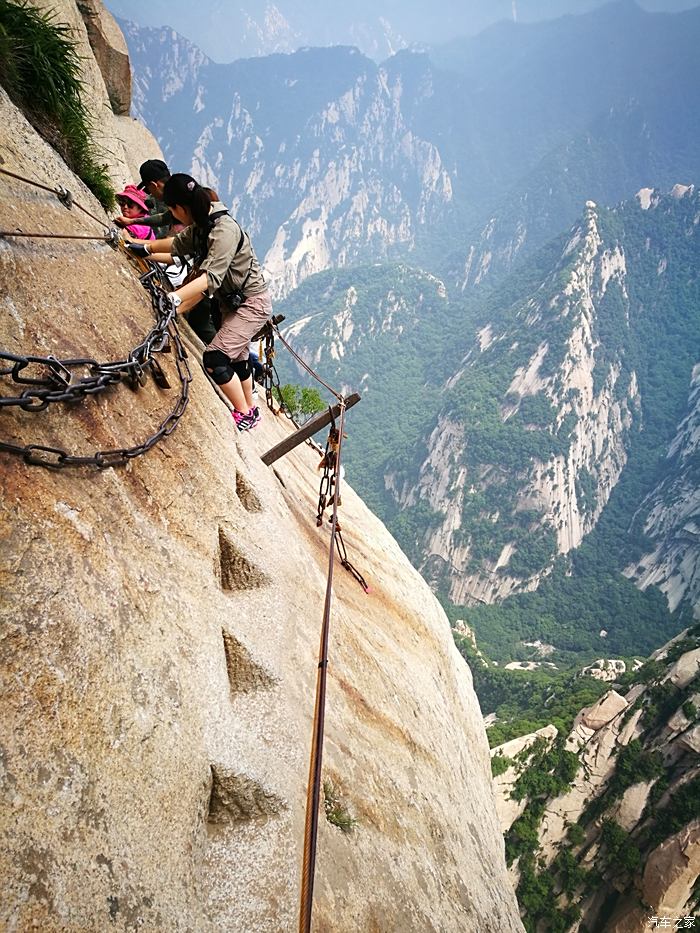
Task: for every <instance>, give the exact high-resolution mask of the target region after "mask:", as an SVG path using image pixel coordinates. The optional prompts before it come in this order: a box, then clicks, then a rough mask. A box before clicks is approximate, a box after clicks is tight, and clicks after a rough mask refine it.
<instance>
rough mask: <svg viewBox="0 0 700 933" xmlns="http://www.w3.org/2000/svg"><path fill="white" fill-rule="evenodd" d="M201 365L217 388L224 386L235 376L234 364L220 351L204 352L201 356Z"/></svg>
mask: <svg viewBox="0 0 700 933" xmlns="http://www.w3.org/2000/svg"><path fill="white" fill-rule="evenodd" d="M202 363H203V364H204V368H205V369H206V371H207V372H208V373H209V375H210V376H211V378H212V379H213V381H214V382H215V383H216V384H217V385H218V386H223V385H226V383H227V382H230V381H231V380H232V379H233V377H234V375H235V372H236V370H235V368H234V367H235V365H236V364H235V363H233V362H231V360H230V359H229V358H228V357H227V356H226V354H225V353H222V352H221V350H206V351H205V352H204V353H203V354H202Z"/></svg>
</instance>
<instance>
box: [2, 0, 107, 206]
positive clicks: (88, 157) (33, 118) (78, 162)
mask: <svg viewBox="0 0 700 933" xmlns="http://www.w3.org/2000/svg"><path fill="white" fill-rule="evenodd" d="M0 82H2V84H3V86H4V87H5V90H6V91H7V93H8V94H9V95H10V97H11V98H12V99H13V100H14V102H15V103H16V104H17V105H18V106H19V107H21V109H22V111H23V112H24V114H25V115H26V117H27V119H28V120H29V121H30V122H31V123H32V125H33V126H34V127H35V129H36V130H37V131H38V132H39V133H41V135H42V136H43V137H44V138H45V139H46V140H47V141H48V142H49V143H51V145H52V146H54V147H55V148H56V149H57V150H58V151H59V152H60V153H61V155H62V156H63V158H64V159H65V160H66V162H67V163H68V165H69V166H70V167H71V168H72V169H73V171H75V173H76V174H77V175H79V176H80V177H81V178H82V179H83V181H84V182H85V184H86V185H87V186H88V188H90V190H91V191H92V192H93V193H94V194H95V196H96V197H97V198H98V199H99V201H100V202H101V203H102V204H103V205H104V206H105V207H106V208H111V207H113V206H114V190H113V189H112V186H111V183H110V181H109V176H108V174H107V170H106V167H105V166H104V165H100V164H99V163H98V161H97V153H96V150H95V146H94V144H93V142H92V127H91V124H90V116H89V114H88V111H87V109H86V107H85V104H84V103H83V98H82V91H83V82H82V80H81V78H80V56H79V55H78V52H77V50H76V47H75V44H74V42H73V41H72V39H71V30H70V27H69V26H68V25H66V24H64V23H59V22H57V21H56V18H55V13H52V12H47V13H43V12H40V11H39V10H36V9H34V7H32V6H29V5H28V3H26V2H19V3H17V2H13V0H0Z"/></svg>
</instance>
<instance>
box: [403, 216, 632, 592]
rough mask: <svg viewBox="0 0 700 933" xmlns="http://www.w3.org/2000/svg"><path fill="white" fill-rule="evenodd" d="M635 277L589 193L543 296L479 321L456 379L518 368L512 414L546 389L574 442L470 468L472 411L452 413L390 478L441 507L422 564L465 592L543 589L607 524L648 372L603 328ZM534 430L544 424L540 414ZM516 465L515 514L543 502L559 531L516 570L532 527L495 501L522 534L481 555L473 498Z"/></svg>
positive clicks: (557, 423) (492, 516) (407, 495)
mask: <svg viewBox="0 0 700 933" xmlns="http://www.w3.org/2000/svg"><path fill="white" fill-rule="evenodd" d="M626 276H627V268H626V260H625V254H624V252H623V251H622V249H621V247H620V246H619V245H617V244H615V245H614V246H609V245H606V242H605V239H604V237H603V235H602V233H601V231H600V225H599V218H598V209H597V208H596V205H595V204H593V203H592V202H589V203H588V204H587V206H586V211H585V214H584V217H583V219H582V221H581V223H580V224H579V225H577V226H576V227H574V229H573V231H572V234H571V237H570V239H569V242H568V243H567V244H566V245H565V247H564V249H563V252H562V255H561V258H560V260H559V262H558V264H557V265H556V267H555V269H554V272H553V273H550V274H549V275H548V276H547V277H546V278H545V279H544V281H543V282H542V285H541V286H540V288H539V289H538V290H537V291H535V292H534V293H533V295H532V297H531V298H529V299H528V300H527V301H522V302H521V303H520V304H519V305H517V306H514V307H516V310H515V312H511V311H509V312H508V313H507V314H504V321H505V323H504V322H499V323H497V324H489V325H488V326H486V327H484V328H482V329H481V330H480V331H478V333H477V334H476V340H474V343H473V345H472V346H471V348H470V349H469V351H468V353H467V354H466V356H465V358H464V360H463V361H462V368H461V369H460V370H459V372H458V373H456V374H455V376H453V377H452V378H451V379H450V380H449V381H448V382H447V384H446V388H448V389H451V388H452V387H453V386H454V385H455V384H457V383H458V382H459V381H460V380H461V379H463V378H464V379H466V380H469V379H470V378H474V381H475V382H476V381H477V379H478V378H479V376H480V377H481V379H482V380H484V381H485V380H486V379H487V378H488V377H487V376H486V375H484V373H485V372H486V371H487V369H489V368H490V369H492V370H495V369H497V368H502V369H503V370H504V371H507V372H508V373H509V379H510V381H509V384H508V386H507V389H506V391H505V392H504V393H503V396H502V399H501V403H500V417H501V420H502V421H503V423H507V422H508V421H509V420H510V419H511V418H513V417H514V416H515V415H516V414H517V413H518V412H519V410H520V409H521V408H522V407H523V406H524V405H525V404H526V403H527V402H529V401H532V400H533V399H535V398H537V399H538V400H539V401H540V402H542V403H546V404H547V405H549V406H551V410H552V412H553V413H552V415H551V424H550V425H549V426H548V427H547V431H549V432H551V434H553V435H557V436H558V435H559V433H560V432H561V433H562V435H566V444H565V445H562V446H563V447H564V450H565V452H558V453H556V454H552V455H550V456H542V455H536V456H530V457H529V458H528V459H527V462H523V463H522V464H521V465H520V466H519V467H518V468H515V467H513V466H512V465H511V466H510V467H508V470H507V471H504V470H503V469H502V467H501V466H499V465H498V464H495V465H494V464H492V463H488V462H481V463H479V465H478V467H473V466H472V468H471V469H469V468H468V466H467V464H468V462H469V457H470V454H472V453H474V451H473V450H470V449H469V448H470V444H471V445H473V440H472V438H471V437H470V432H469V430H468V426H469V425H468V421H467V422H466V425H465V423H464V416H463V414H462V413H461V412H458V413H456V414H455V412H453V411H452V412H444V413H442V414H441V415H440V417H439V420H438V423H437V425H436V427H435V429H434V431H433V432H432V434H431V435H430V437H429V438H428V439H427V442H426V449H427V455H426V457H425V459H424V461H423V463H422V464H421V467H420V471H419V475H418V478H417V480H415V481H413V482H411V483H406V482H403V483H402V482H401V480H400V479H399V478H397V477H391V478H390V483H389V488H390V489H391V491H392V493H393V495H394V497H395V498H396V500H397V502H398V504H399V505H400V506H402V507H403V508H406V507H411V506H415V505H416V504H417V503H418V502H423V501H425V502H428V503H429V504H430V506H431V508H432V510H433V512H434V513H435V515H436V516H439V517H438V518H437V519H436V521H435V522H434V523H433V524H432V525H431V527H430V528H429V530H428V531H427V532H426V533H425V536H424V540H423V542H422V548H421V549H422V551H423V553H425V554H426V555H427V556H426V558H425V559H424V561H423V563H422V565H421V569H422V570H424V572H425V573H426V574H427V576H428V579H430V580H434V581H435V582H436V583H437V582H440V583H442V584H443V585H444V586H445V587H447V589H448V592H449V597H450V599H451V600H452V601H453V602H454V603H456V604H463V605H473V604H475V603H493V602H498V601H500V600H502V599H504V598H506V597H507V596H509V595H511V594H513V593H522V592H527V591H529V590H534V589H536V588H537V586H538V585H539V583H540V581H541V579H542V577H543V576H545V575H546V574H547V573H548V572H549V570H550V569H551V562H552V561H553V560H554V559H555V556H556V555H557V554H567V553H569V552H570V551H571V550H573V549H575V548H577V547H578V546H579V545H580V544H581V542H582V540H583V538H584V537H585V535H587V534H588V533H589V532H590V531H591V530H592V529H593V528H594V527H595V525H596V523H597V521H598V519H599V517H600V515H601V513H602V511H603V509H604V507H605V505H606V504H607V502H608V500H609V498H610V494H611V492H612V490H613V489H614V487H615V485H616V484H617V482H618V479H619V477H620V474H621V472H622V470H623V468H624V466H625V464H626V462H627V446H628V442H629V434H630V431H631V429H632V425H633V422H634V417H635V414H636V413H637V411H638V409H639V405H640V399H639V390H638V385H637V377H636V374H635V373H634V372H632V373H627V374H626V375H625V373H624V372H623V366H622V363H621V361H620V359H618V358H617V355H616V354H619V351H618V350H617V348H615V349H612V348H609V347H607V346H605V345H604V344H603V342H602V341H601V339H600V337H599V335H598V333H597V329H598V327H599V323H598V322H599V318H600V315H601V305H602V303H603V302H604V300H605V299H606V292H607V291H608V289H609V288H610V286H611V285H613V286H614V287H615V288H616V289H619V291H620V293H621V295H622V296H623V298H624V301H626V300H627V291H626V288H627V286H626ZM626 326H627V325H626V324H625V325H624V327H625V328H626ZM540 333H541V334H542V339H541V340H537V341H536V342H535V341H534V339H533V335H536V334H540ZM525 341H528V345H533V350H532V352H531V353H530V352H529V353H528V357H527V360H526V362H524V363H520V362H519V363H518V365H515V366H514V365H513V362H512V360H511V356H512V355H513V354H514V351H516V350H517V349H518V347H519V345H520V344H521V343H523V344H524V342H525ZM606 353H609V354H610V359H608V358H607V357H606ZM553 360H556V362H553ZM601 372H602V373H603V374H604V376H603V377H602V378H601V377H600V375H599V374H600V373H601ZM473 373H477V376H473V375H472V374H473ZM625 380H626V381H625ZM477 391H479V390H478V389H477ZM567 425H569V426H568V427H567ZM530 429H531V430H533V431H537V430H540V427H538V425H536V424H532V425H530ZM478 454H479V452H478V450H477V451H476V456H477V457H478ZM504 472H507V473H508V474H509V483H510V484H512V485H513V486H514V487H515V489H516V499H515V506H514V510H513V515H514V516H515V515H517V513H518V512H520V513H528V512H534V513H535V514H536V516H537V518H536V522H535V524H536V526H537V527H538V528H539V529H546V530H547V531H549V532H551V535H552V538H553V541H554V543H553V546H552V549H551V555H550V559H549V562H547V563H546V564H544V565H543V566H541V568H539V569H538V570H537V572H535V573H532V574H527V575H526V574H523V573H522V572H517V571H516V570H515V569H513V566H512V558H513V556H514V555H515V553H516V552H517V551H518V549H519V547H522V527H521V526H519V525H518V523H517V521H513V519H512V517H511V518H509V519H508V518H507V516H506V515H503V514H501V512H500V511H499V509H497V508H495V507H494V508H491V509H490V511H489V510H486V509H485V510H484V511H483V513H482V514H481V515H480V518H481V519H484V520H488V521H491V522H492V523H493V524H494V526H498V527H497V528H496V532H498V531H499V530H500V526H501V525H502V524H504V523H505V522H506V520H508V521H509V522H510V526H509V533H510V536H511V537H510V538H509V540H506V541H505V542H504V544H503V546H502V547H501V549H500V553H498V554H497V556H494V557H493V559H482V558H479V559H475V558H474V551H475V548H474V546H473V545H474V542H473V539H472V536H471V534H470V527H469V524H470V523H469V521H465V518H464V504H465V501H466V500H468V498H469V496H470V495H471V494H473V493H484V492H488V491H489V490H490V489H491V490H493V489H496V488H498V487H499V485H500V484H502V482H503V480H502V476H503V473H504Z"/></svg>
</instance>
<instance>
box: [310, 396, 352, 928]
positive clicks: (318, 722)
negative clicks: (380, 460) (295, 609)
mask: <svg viewBox="0 0 700 933" xmlns="http://www.w3.org/2000/svg"><path fill="white" fill-rule="evenodd" d="M344 421H345V401H344V399H342V398H341V399H340V416H339V431H340V437H339V440H338V451H337V455H336V467H335V468H336V482H335V496H334V499H333V518H332V520H331V543H330V548H329V551H328V579H327V582H326V601H325V604H324V608H323V624H322V626H321V641H320V645H319V653H318V673H317V675H316V706H315V709H314V723H313V733H312V736H311V755H310V762H309V785H308V790H307V796H306V821H305V825H304V860H303V864H302V871H301V899H300V905H299V933H310V930H311V911H312V908H313V893H314V873H315V868H316V844H317V840H318V811H319V804H320V800H321V765H322V763H323V730H324V724H325V716H326V682H327V675H328V642H329V635H330V617H331V595H332V592H333V565H334V559H335V539H336V527H337V524H338V493H339V487H340V451H341V446H342V443H343V425H344Z"/></svg>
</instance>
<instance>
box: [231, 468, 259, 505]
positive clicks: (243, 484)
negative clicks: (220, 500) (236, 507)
mask: <svg viewBox="0 0 700 933" xmlns="http://www.w3.org/2000/svg"><path fill="white" fill-rule="evenodd" d="M236 495H237V496H238V498H239V499H240V500H241V505H242V506H243V508H244V509H245V510H246V511H247V512H262V510H263V507H262V503H261V502H260V499H258V495H257V493H256V492H255V490H254V489H253V487H252V486H251V485H250V483H249V482H248V480H247V479H246V478H245V476H243V474H242V473H240V472H238V471H236Z"/></svg>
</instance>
